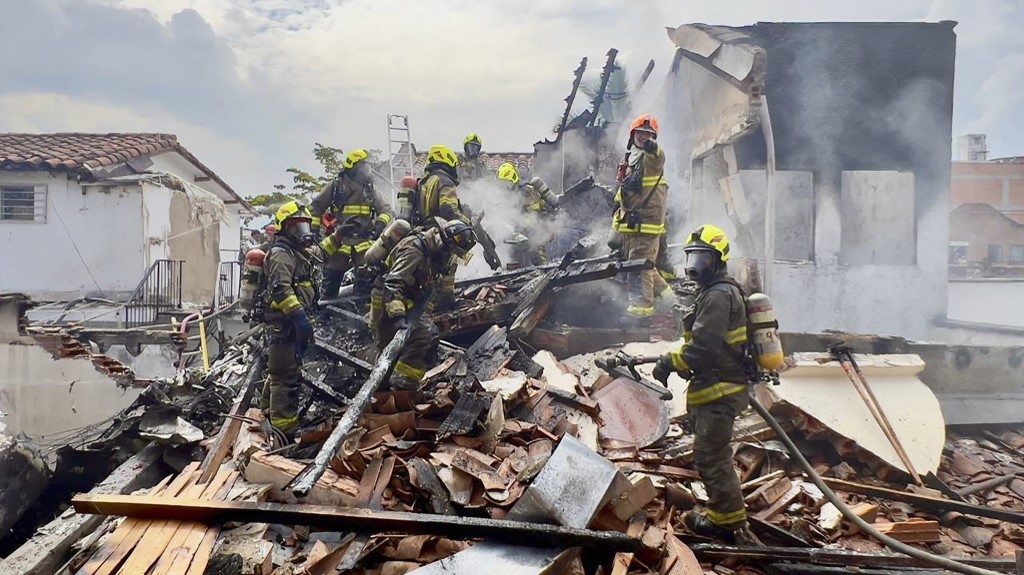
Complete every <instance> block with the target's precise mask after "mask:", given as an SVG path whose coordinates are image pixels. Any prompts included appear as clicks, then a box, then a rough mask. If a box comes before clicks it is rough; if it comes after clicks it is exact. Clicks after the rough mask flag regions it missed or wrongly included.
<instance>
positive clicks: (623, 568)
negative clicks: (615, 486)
mask: <svg viewBox="0 0 1024 575" xmlns="http://www.w3.org/2000/svg"><path fill="white" fill-rule="evenodd" d="M646 525H647V514H646V513H643V512H638V513H637V514H636V515H634V516H633V517H632V518H631V519H630V520H629V527H628V528H627V529H626V535H628V536H629V537H640V535H641V534H642V533H643V531H644V527H645V526H646ZM632 564H633V553H628V552H623V553H616V554H615V558H614V559H613V560H612V573H611V575H626V574H627V573H629V566H630V565H632Z"/></svg>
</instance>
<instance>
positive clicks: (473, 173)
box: [459, 134, 487, 183]
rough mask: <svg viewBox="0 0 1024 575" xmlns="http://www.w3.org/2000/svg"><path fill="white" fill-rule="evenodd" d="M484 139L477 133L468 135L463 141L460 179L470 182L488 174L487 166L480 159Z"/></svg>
mask: <svg viewBox="0 0 1024 575" xmlns="http://www.w3.org/2000/svg"><path fill="white" fill-rule="evenodd" d="M483 143H484V141H483V140H481V139H480V136H478V135H476V134H470V135H468V136H466V139H465V140H463V141H462V151H463V154H462V156H460V157H459V179H460V180H461V181H463V182H466V183H469V182H473V181H476V180H480V179H483V178H484V177H485V176H486V175H487V166H485V165H484V162H483V160H482V159H480V149H481V148H482V147H483Z"/></svg>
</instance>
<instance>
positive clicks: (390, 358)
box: [291, 289, 434, 497]
mask: <svg viewBox="0 0 1024 575" xmlns="http://www.w3.org/2000/svg"><path fill="white" fill-rule="evenodd" d="M433 296H434V290H433V289H429V290H427V293H425V294H423V296H422V297H421V299H420V301H418V302H417V303H416V306H415V307H414V308H413V310H412V312H411V313H409V316H408V323H409V326H413V325H416V323H417V322H418V321H420V318H421V317H422V316H423V311H424V310H425V309H426V307H427V302H429V301H430V299H431V298H432V297H433ZM410 331H411V327H407V328H405V329H400V330H398V332H397V333H395V336H394V337H393V338H391V341H390V342H389V343H388V345H387V346H386V347H385V348H384V350H383V351H382V352H381V353H380V356H379V357H378V358H377V365H376V366H375V367H374V368H373V371H371V372H370V375H369V376H368V377H367V378H366V383H364V384H363V386H362V387H361V388H360V389H359V391H358V392H357V393H356V395H355V397H353V398H352V401H351V402H350V403H349V406H348V409H347V410H345V415H343V416H341V420H340V421H338V424H337V425H336V426H335V427H334V430H333V431H331V435H330V437H328V438H327V441H325V442H324V444H323V447H321V448H320V451H319V452H318V453H317V454H316V457H315V458H314V459H313V462H312V463H310V464H309V465H308V466H307V467H306V468H305V469H304V470H302V472H301V473H299V474H298V475H297V476H296V477H295V481H294V482H293V483H292V485H291V488H292V493H294V494H295V496H296V497H305V496H306V495H309V492H310V491H311V490H312V489H313V486H314V485H315V484H316V482H317V480H318V479H320V477H321V476H322V475H323V474H324V471H326V470H327V466H328V464H330V462H331V459H332V458H333V457H334V455H335V454H336V453H337V452H338V448H340V447H341V444H342V442H343V441H345V438H346V437H348V434H349V432H351V431H352V428H353V427H355V425H356V423H357V422H358V421H359V418H360V417H362V415H363V412H364V411H366V408H367V407H369V405H370V402H371V401H372V400H373V394H374V393H376V392H377V390H378V389H380V387H381V386H382V385H384V383H385V382H386V381H388V378H390V377H391V372H392V371H394V369H395V364H396V363H398V357H399V356H400V355H401V353H402V350H403V349H405V344H406V342H407V341H409V332H410Z"/></svg>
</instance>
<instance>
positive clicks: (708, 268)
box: [686, 250, 718, 282]
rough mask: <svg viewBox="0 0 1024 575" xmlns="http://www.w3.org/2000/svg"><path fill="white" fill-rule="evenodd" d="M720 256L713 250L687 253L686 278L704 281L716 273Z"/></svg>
mask: <svg viewBox="0 0 1024 575" xmlns="http://www.w3.org/2000/svg"><path fill="white" fill-rule="evenodd" d="M717 265H718V254H717V253H715V252H714V251H712V250H690V251H688V252H686V277H688V278H690V279H691V280H694V281H698V282H699V281H703V280H706V279H708V278H710V277H711V276H712V274H714V273H715V268H716V267H717Z"/></svg>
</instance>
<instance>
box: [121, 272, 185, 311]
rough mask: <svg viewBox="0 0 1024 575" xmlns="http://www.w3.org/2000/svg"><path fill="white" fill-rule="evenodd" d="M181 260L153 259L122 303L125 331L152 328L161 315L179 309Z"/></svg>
mask: <svg viewBox="0 0 1024 575" xmlns="http://www.w3.org/2000/svg"><path fill="white" fill-rule="evenodd" d="M183 263H184V262H183V261H181V260H157V261H155V262H153V265H151V266H149V269H148V270H146V275H145V276H143V278H142V281H140V282H139V285H138V287H136V288H135V292H134V293H132V297H131V298H130V299H129V300H128V303H126V304H125V309H124V324H125V327H126V328H133V327H141V326H145V325H152V324H154V323H156V322H157V320H158V316H159V315H160V313H161V312H166V311H171V310H175V309H181V270H182V264H183Z"/></svg>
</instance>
